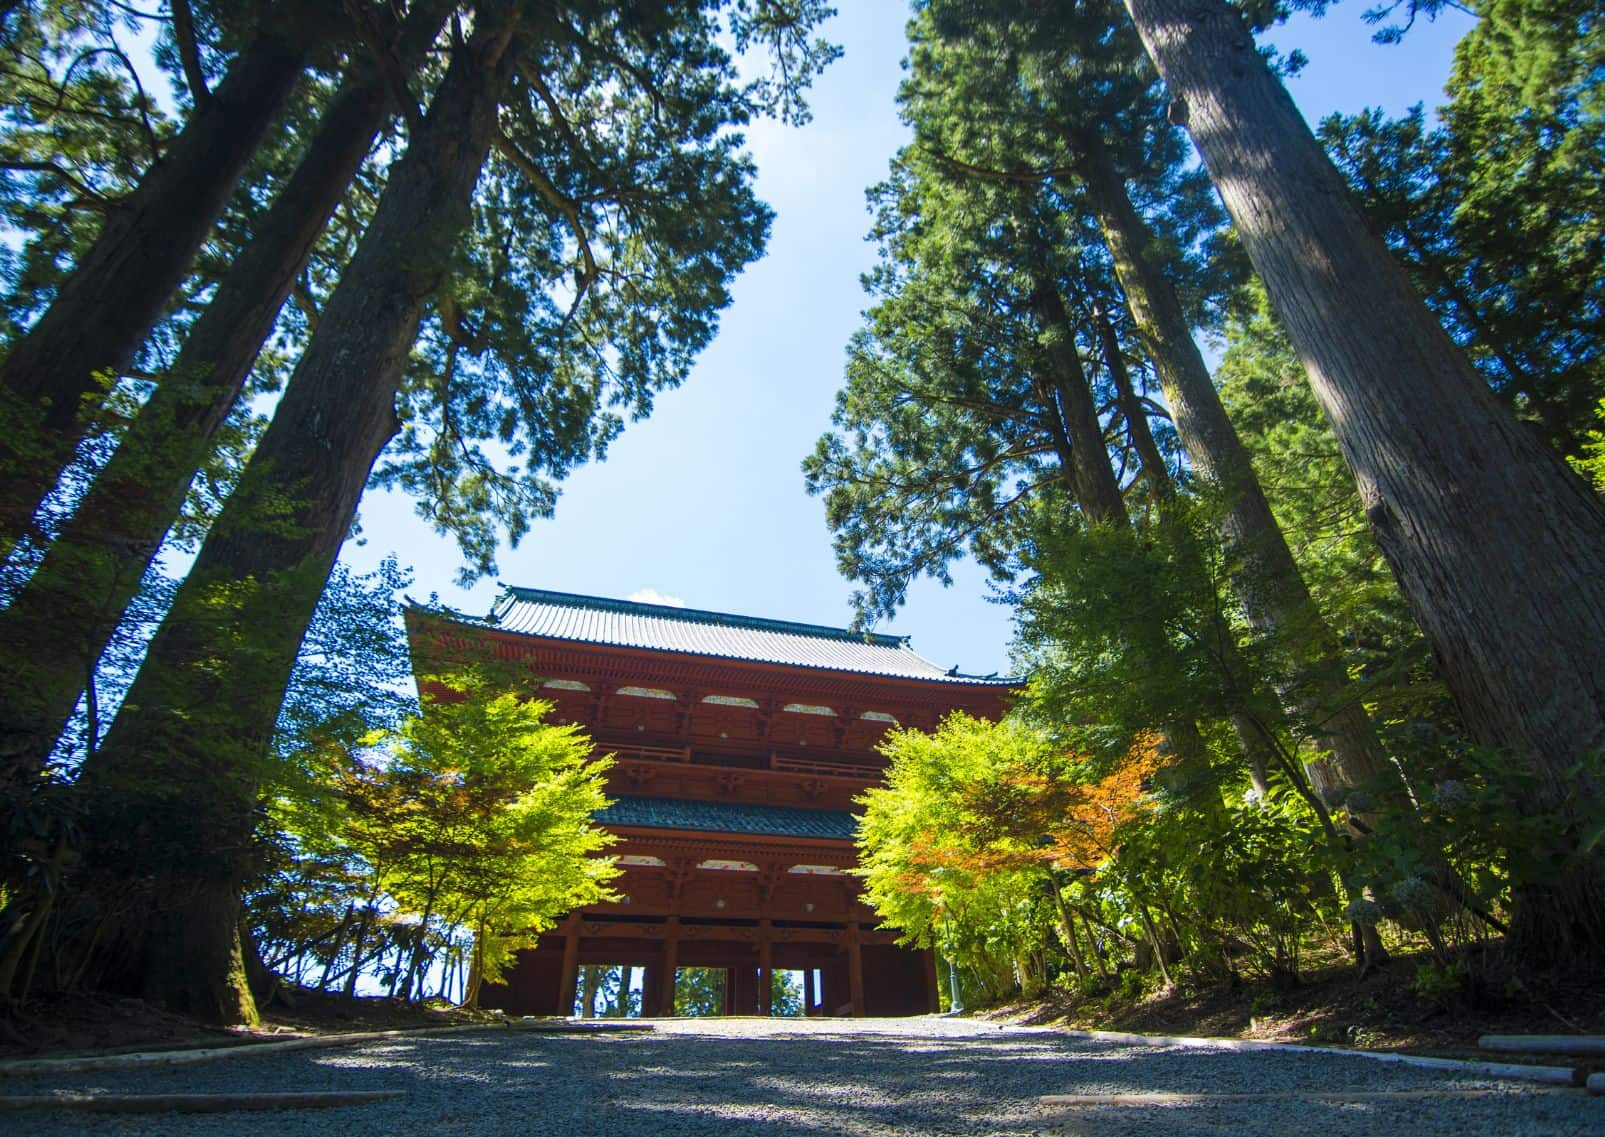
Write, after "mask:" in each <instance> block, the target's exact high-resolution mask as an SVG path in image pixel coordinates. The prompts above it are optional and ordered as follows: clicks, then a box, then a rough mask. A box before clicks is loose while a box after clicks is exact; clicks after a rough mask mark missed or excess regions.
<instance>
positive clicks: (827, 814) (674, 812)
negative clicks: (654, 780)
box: [596, 796, 858, 841]
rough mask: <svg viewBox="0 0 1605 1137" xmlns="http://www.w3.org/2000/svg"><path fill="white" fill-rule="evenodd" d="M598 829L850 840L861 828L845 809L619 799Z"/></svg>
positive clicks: (603, 814) (606, 811) (600, 818)
mask: <svg viewBox="0 0 1605 1137" xmlns="http://www.w3.org/2000/svg"><path fill="white" fill-rule="evenodd" d="M596 821H597V822H598V823H599V824H602V825H607V826H624V827H634V828H639V829H691V830H700V831H702V832H705V833H752V834H761V835H763V836H766V837H815V838H820V837H822V838H826V839H828V840H833V841H851V840H852V839H853V835H854V833H855V832H856V831H857V828H858V823H857V821H856V820H854V818H853V815H852V814H851V813H848V812H847V811H846V810H841V809H797V808H794V807H792V806H783V805H748V804H744V803H742V802H729V801H688V800H682V799H680V798H657V797H630V796H624V797H617V798H614V799H613V804H612V805H610V806H608V807H607V808H606V809H604V810H602V811H601V812H600V813H598V814H597V815H596Z"/></svg>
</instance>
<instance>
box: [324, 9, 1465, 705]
mask: <svg viewBox="0 0 1605 1137" xmlns="http://www.w3.org/2000/svg"><path fill="white" fill-rule="evenodd" d="M839 6H840V7H841V9H842V14H841V15H840V16H838V17H837V18H836V19H835V20H834V21H832V23H831V25H830V26H829V28H828V29H827V34H828V35H829V36H830V37H831V38H832V39H834V40H835V41H836V42H838V43H840V44H841V45H842V46H843V47H844V48H845V55H844V57H843V58H842V59H840V60H839V61H837V62H836V63H835V64H834V65H833V66H832V67H831V68H830V70H829V71H828V72H827V73H826V74H825V76H824V77H823V78H822V79H821V80H820V81H819V83H818V84H817V86H816V88H815V91H814V94H813V96H812V99H811V102H812V104H813V108H814V121H813V122H812V123H811V124H810V125H808V126H806V127H803V128H801V129H796V128H787V127H782V126H778V125H775V124H771V123H764V124H760V125H759V126H758V127H756V128H755V129H754V130H752V131H751V132H750V134H749V141H750V144H751V149H752V151H753V154H754V156H755V157H756V159H757V162H758V167H759V171H760V176H759V183H758V188H759V192H760V193H761V195H762V196H763V197H764V199H765V200H766V201H768V202H769V203H770V204H771V205H772V206H773V207H774V209H775V211H776V218H775V224H774V230H773V235H772V237H771V240H770V244H769V251H768V254H767V256H765V258H764V259H763V260H762V261H760V262H759V263H757V264H756V265H754V266H752V267H751V268H750V269H749V270H748V271H747V272H746V274H745V275H744V276H743V277H742V278H741V279H740V280H739V281H737V283H736V286H735V288H734V303H733V304H732V306H731V307H730V308H729V310H727V311H726V312H725V314H724V320H723V323H722V327H721V330H720V333H719V336H718V338H717V340H716V341H715V342H714V343H713V344H712V346H711V347H710V348H709V349H708V350H707V351H706V352H705V353H704V354H703V356H702V357H701V359H700V360H699V361H698V363H697V366H696V368H695V370H694V371H693V373H692V375H691V377H690V379H689V380H688V381H687V383H686V384H685V385H684V386H683V387H682V388H680V389H679V390H676V391H672V392H667V393H665V394H664V395H663V396H661V397H660V398H659V400H658V406H657V410H656V411H655V413H654V414H653V416H652V417H651V418H650V419H648V420H646V421H644V422H640V423H633V424H631V425H630V427H629V428H628V429H627V430H626V431H625V433H624V435H623V437H621V438H620V439H619V440H618V441H617V442H616V443H615V444H614V445H613V447H612V450H611V452H610V454H609V457H608V459H607V461H606V462H604V463H601V464H598V465H593V466H589V467H586V468H582V469H581V470H579V471H578V472H576V473H575V474H574V475H573V476H572V477H571V478H570V479H569V480H568V482H567V483H566V484H565V485H564V487H563V495H562V497H561V498H560V499H559V502H558V506H557V516H556V517H555V518H554V519H553V520H551V521H547V522H541V523H538V524H537V525H536V526H535V527H534V528H533V529H532V531H531V533H530V534H529V536H528V537H526V538H525V540H524V541H523V543H522V544H521V546H520V547H519V548H518V549H516V550H507V551H504V553H503V554H502V556H501V557H500V564H501V572H500V579H501V580H503V581H505V582H507V583H509V584H519V585H525V586H528V587H534V588H554V589H561V590H565V591H570V592H584V593H591V594H595V595H602V596H616V597H627V596H632V595H636V596H638V597H639V598H643V599H647V598H651V595H652V594H655V595H657V596H661V597H668V598H673V599H675V600H678V601H681V602H683V603H685V604H687V605H690V606H692V607H698V608H711V609H716V610H720V611H726V612H736V613H741V614H744V615H756V616H770V617H775V618H779V619H791V620H802V621H808V622H812V623H824V624H837V625H844V624H846V623H847V622H848V621H849V620H850V619H851V612H850V611H849V608H848V596H849V594H850V593H851V591H852V586H851V585H850V584H849V583H848V582H846V581H844V580H842V579H841V577H840V576H838V575H837V573H836V570H835V564H834V559H833V555H832V553H831V549H830V535H829V533H828V532H827V530H826V528H825V523H824V511H823V506H822V504H821V502H820V501H819V500H818V499H816V498H810V497H808V496H807V495H806V494H805V492H804V490H803V481H802V475H801V473H800V471H799V463H800V462H801V461H802V458H803V456H804V455H805V454H806V453H807V452H808V451H809V450H810V449H812V447H813V444H814V441H815V440H816V439H817V438H818V437H819V435H820V433H821V432H822V431H823V430H824V429H825V428H826V427H827V425H828V423H829V418H830V412H831V408H832V400H833V397H834V395H835V391H836V388H837V385H838V383H839V381H840V377H841V369H842V361H843V358H844V348H845V345H846V342H847V338H848V336H849V335H850V334H851V333H852V331H853V330H854V328H855V327H856V326H857V324H858V319H859V313H860V311H861V309H862V308H863V306H864V297H863V293H862V291H861V290H860V288H859V284H858V278H859V274H860V273H862V272H863V271H864V270H865V269H867V268H868V267H869V266H870V264H871V261H872V256H873V250H872V248H871V247H870V246H869V245H868V244H867V243H866V242H865V240H864V234H865V232H866V231H867V229H868V225H869V217H868V214H867V213H866V210H865V204H864V189H865V187H866V186H868V185H870V184H872V183H873V182H875V181H878V180H879V179H880V178H881V177H882V176H883V175H884V173H885V170H886V163H887V160H888V159H889V158H890V156H891V155H892V153H893V152H894V151H895V150H896V149H897V148H898V147H899V146H900V145H901V144H902V143H903V142H904V140H905V137H906V132H905V130H904V128H903V127H902V125H901V124H900V123H899V122H898V120H897V112H896V107H895V104H894V97H895V94H896V90H897V84H898V81H899V78H900V76H901V67H900V61H901V60H902V58H903V54H904V45H903V24H904V20H905V13H906V9H905V7H904V6H903V4H901V3H899V2H896V0H839ZM1363 10H1364V6H1363V5H1361V4H1341V5H1337V6H1335V7H1333V8H1332V9H1331V10H1330V12H1329V14H1328V15H1327V16H1326V17H1325V18H1324V19H1321V20H1313V19H1310V18H1308V17H1302V16H1301V17H1299V18H1297V19H1295V20H1293V21H1292V22H1291V23H1289V24H1288V25H1286V26H1284V27H1281V28H1278V29H1275V30H1274V32H1273V33H1272V34H1270V35H1269V36H1267V37H1266V39H1267V40H1268V41H1269V42H1271V43H1274V44H1275V45H1276V46H1277V47H1278V48H1280V49H1282V50H1284V51H1290V50H1293V49H1295V48H1297V49H1300V50H1302V51H1303V52H1304V53H1305V55H1307V56H1308V57H1309V60H1310V63H1309V66H1308V67H1307V68H1305V70H1304V73H1303V74H1302V75H1300V76H1299V77H1298V78H1297V79H1295V80H1294V81H1293V82H1292V83H1290V88H1291V90H1292V92H1293V96H1294V98H1295V99H1296V100H1297V101H1298V104H1299V106H1300V107H1301V108H1302V109H1303V111H1304V113H1305V116H1306V117H1307V118H1309V119H1310V120H1311V121H1312V122H1313V121H1316V120H1318V119H1319V118H1321V117H1322V116H1324V115H1326V114H1329V113H1331V112H1332V111H1334V110H1341V111H1345V112H1353V111H1357V110H1360V109H1361V108H1363V107H1367V106H1382V107H1384V108H1385V109H1387V110H1388V111H1389V112H1390V113H1394V114H1397V113H1400V112H1402V111H1403V110H1404V109H1405V108H1406V107H1408V106H1410V105H1411V104H1413V103H1416V102H1425V103H1426V104H1427V105H1428V106H1429V107H1430V106H1433V105H1435V104H1436V103H1437V102H1439V101H1441V89H1442V86H1443V82H1444V80H1445V78H1446V77H1447V75H1448V72H1449V64H1450V56H1451V51H1452V49H1453V45H1454V41H1455V40H1456V39H1457V38H1458V37H1459V35H1461V34H1462V33H1463V32H1464V30H1465V29H1466V28H1467V27H1468V26H1469V25H1470V20H1469V17H1465V16H1463V15H1461V14H1459V13H1455V12H1449V13H1448V14H1447V15H1446V17H1445V18H1444V19H1442V20H1440V21H1438V22H1437V23H1435V24H1423V25H1421V26H1419V27H1417V28H1415V29H1414V30H1412V31H1411V33H1410V34H1409V35H1408V36H1407V37H1406V38H1405V42H1404V44H1403V45H1400V46H1381V45H1377V44H1374V43H1372V42H1371V40H1370V35H1371V29H1370V28H1368V27H1367V26H1366V25H1365V24H1364V23H1363V22H1362V20H1361V12H1362V11H1363ZM362 530H363V537H362V541H361V543H360V544H358V543H356V542H351V543H349V544H348V545H347V548H346V550H345V552H344V557H343V559H344V560H345V561H346V562H347V563H349V564H351V565H353V566H355V567H358V568H366V567H369V566H371V565H373V564H374V563H376V562H377V561H378V560H379V559H380V558H381V557H383V556H385V555H386V554H388V553H390V552H395V553H396V554H397V555H398V556H399V558H400V560H401V562H402V564H404V565H410V566H411V567H412V569H413V570H414V572H415V574H416V583H415V585H414V587H413V588H412V590H411V591H412V595H414V596H415V597H420V598H421V597H424V596H427V595H428V594H429V593H431V592H438V593H439V594H440V598H441V600H442V601H443V602H445V603H447V604H449V605H451V606H452V607H454V608H458V609H461V610H464V611H468V612H483V611H486V610H488V608H489V606H490V603H491V600H492V598H493V597H494V595H495V593H496V584H495V583H494V582H492V581H483V582H481V583H480V584H478V585H477V586H475V587H474V588H473V589H471V590H466V591H465V590H463V589H460V588H458V587H456V585H455V583H454V582H455V577H456V574H457V570H458V568H459V563H460V562H459V559H458V556H457V551H456V547H455V545H454V544H453V543H452V542H451V541H450V540H449V539H446V538H442V537H438V536H436V535H435V534H434V533H433V532H431V531H430V529H429V527H428V526H427V525H426V524H425V523H423V522H422V521H420V520H418V519H417V518H416V517H415V516H414V515H413V513H412V505H411V503H410V502H409V501H406V500H404V499H401V498H400V497H398V496H396V495H392V494H380V493H370V494H369V495H368V496H367V497H366V498H365V499H364V501H363V505H362ZM879 630H882V631H890V632H894V633H898V634H905V635H910V636H912V637H913V646H914V648H915V650H917V651H919V652H920V653H921V654H922V655H925V656H927V657H928V658H930V659H933V660H935V661H936V662H938V663H940V664H942V666H944V667H950V666H953V665H955V664H956V665H958V666H959V667H961V668H962V669H963V670H965V671H968V672H973V673H981V674H985V673H987V672H993V671H997V672H1003V671H1006V670H1007V665H1008V643H1009V638H1010V633H1011V628H1010V617H1009V613H1008V611H1007V610H1006V609H1005V608H1004V607H1002V606H1000V605H997V604H994V603H990V602H989V601H988V599H987V589H986V582H985V580H984V574H982V573H981V572H980V571H979V570H977V569H975V568H974V567H973V566H961V567H960V568H959V569H958V570H956V571H955V574H954V583H953V586H952V587H951V588H947V589H944V588H942V587H941V586H940V585H937V584H935V583H933V582H929V581H927V582H922V583H921V584H920V585H918V586H917V587H916V588H915V589H913V591H912V592H911V593H910V596H909V601H908V605H907V607H906V608H905V610H904V611H903V612H902V613H901V614H900V615H899V616H898V618H897V620H896V621H895V622H894V623H892V624H890V625H885V624H883V625H881V626H880V629H879Z"/></svg>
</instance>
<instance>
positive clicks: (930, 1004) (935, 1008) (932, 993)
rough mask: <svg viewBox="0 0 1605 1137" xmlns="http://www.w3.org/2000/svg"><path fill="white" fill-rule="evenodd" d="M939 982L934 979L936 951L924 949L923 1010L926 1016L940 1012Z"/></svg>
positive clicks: (940, 995)
mask: <svg viewBox="0 0 1605 1137" xmlns="http://www.w3.org/2000/svg"><path fill="white" fill-rule="evenodd" d="M940 983H941V980H939V979H938V978H937V977H936V949H935V948H926V949H925V1010H926V1013H928V1014H933V1015H935V1014H940V1013H941V1010H942V994H941V987H940V986H939V984H940Z"/></svg>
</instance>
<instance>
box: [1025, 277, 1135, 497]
mask: <svg viewBox="0 0 1605 1137" xmlns="http://www.w3.org/2000/svg"><path fill="white" fill-rule="evenodd" d="M1036 309H1037V316H1038V320H1039V321H1040V323H1041V326H1042V339H1043V346H1044V347H1045V348H1046V349H1047V352H1048V357H1049V359H1051V360H1052V362H1053V375H1054V392H1055V394H1056V395H1057V396H1058V399H1057V402H1056V405H1055V406H1054V407H1053V408H1052V409H1053V410H1054V411H1055V413H1057V414H1058V415H1059V416H1060V419H1061V421H1062V423H1063V426H1064V431H1065V433H1066V434H1067V435H1068V436H1069V438H1070V441H1071V446H1070V453H1069V464H1068V466H1067V468H1068V470H1069V471H1070V482H1071V486H1072V488H1073V489H1074V491H1075V495H1076V501H1077V502H1078V503H1079V504H1080V506H1081V509H1082V512H1083V513H1085V514H1086V516H1087V520H1089V521H1091V522H1092V523H1093V524H1095V525H1122V526H1123V525H1127V524H1129V522H1130V519H1129V518H1128V517H1127V515H1126V502H1125V498H1124V497H1122V496H1121V493H1120V483H1118V482H1117V481H1115V475H1114V471H1113V470H1111V469H1110V468H1109V451H1108V448H1107V447H1106V446H1105V445H1104V438H1103V426H1102V424H1100V423H1099V421H1098V408H1097V404H1096V403H1095V402H1094V401H1093V397H1092V384H1091V383H1089V382H1088V380H1087V373H1086V369H1085V368H1084V367H1083V366H1082V364H1081V357H1080V355H1079V354H1078V352H1077V349H1076V344H1075V340H1074V338H1073V337H1072V335H1071V330H1072V328H1073V327H1074V326H1075V325H1074V324H1073V323H1072V322H1071V319H1070V313H1069V312H1068V311H1066V309H1065V306H1064V301H1063V299H1061V298H1060V296H1059V292H1058V290H1057V289H1056V288H1053V287H1051V286H1044V287H1041V288H1039V289H1038V291H1037V295H1036Z"/></svg>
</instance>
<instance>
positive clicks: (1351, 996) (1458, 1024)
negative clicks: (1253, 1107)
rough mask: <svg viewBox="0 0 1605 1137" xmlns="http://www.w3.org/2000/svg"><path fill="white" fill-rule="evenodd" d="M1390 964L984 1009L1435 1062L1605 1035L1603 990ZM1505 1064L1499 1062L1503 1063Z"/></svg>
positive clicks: (1026, 1020) (1487, 970) (1085, 1026)
mask: <svg viewBox="0 0 1605 1137" xmlns="http://www.w3.org/2000/svg"><path fill="white" fill-rule="evenodd" d="M1429 959H1430V957H1428V956H1427V955H1425V954H1424V953H1423V954H1421V955H1396V956H1395V957H1394V959H1393V960H1392V961H1391V962H1390V963H1389V964H1388V965H1387V966H1386V967H1383V968H1379V969H1377V970H1375V971H1373V972H1372V973H1371V974H1369V975H1367V976H1365V977H1363V978H1362V977H1360V976H1359V975H1358V973H1357V972H1356V971H1355V969H1354V967H1353V966H1352V965H1349V964H1346V963H1332V964H1329V965H1326V966H1322V967H1317V968H1310V969H1309V970H1307V971H1306V972H1305V974H1304V975H1303V976H1302V977H1301V979H1302V981H1301V982H1300V983H1298V984H1297V985H1292V986H1289V985H1277V984H1273V983H1271V982H1269V981H1266V980H1257V981H1256V980H1245V981H1243V982H1241V983H1239V984H1238V985H1237V986H1236V987H1230V986H1227V985H1225V984H1215V985H1199V984H1194V983H1190V982H1182V983H1178V984H1177V985H1174V986H1172V987H1170V988H1169V989H1167V990H1159V991H1146V992H1145V991H1137V990H1133V991H1129V992H1128V991H1122V990H1121V989H1120V988H1119V985H1117V984H1110V986H1111V987H1113V988H1114V989H1113V990H1110V991H1108V992H1107V993H1104V994H1101V995H1099V994H1094V995H1082V994H1080V993H1073V994H1069V995H1065V994H1058V995H1056V996H1053V997H1049V998H1046V999H1040V1000H1033V1001H1029V1002H1020V1003H1013V1004H1009V1005H1005V1006H1002V1007H996V1008H991V1009H989V1010H988V1011H986V1012H985V1014H986V1015H987V1016H988V1017H992V1018H996V1019H1003V1020H1007V1021H1010V1022H1017V1023H1021V1024H1028V1025H1034V1026H1049V1025H1052V1026H1060V1027H1068V1028H1071V1029H1076V1030H1113V1031H1127V1032H1132V1033H1141V1034H1164V1035H1202V1036H1209V1037H1217V1038H1245V1039H1262V1040H1267V1041H1276V1042H1302V1043H1308V1044H1312V1045H1319V1046H1352V1047H1356V1048H1359V1049H1364V1050H1396V1051H1400V1052H1404V1053H1411V1054H1426V1055H1434V1056H1439V1057H1450V1058H1469V1057H1481V1058H1484V1059H1487V1058H1489V1057H1491V1056H1490V1055H1489V1054H1488V1052H1486V1051H1479V1050H1478V1049H1477V1039H1478V1037H1480V1036H1481V1035H1484V1034H1605V983H1599V982H1588V981H1586V980H1578V981H1575V982H1573V981H1565V980H1557V979H1554V978H1534V977H1532V976H1516V975H1513V974H1511V973H1508V972H1506V971H1504V970H1503V969H1501V968H1499V967H1498V966H1497V965H1488V966H1486V967H1483V968H1478V967H1471V968H1469V969H1468V973H1467V974H1468V976H1475V978H1474V979H1473V978H1467V979H1465V980H1463V981H1462V982H1460V983H1458V984H1457V983H1456V982H1455V981H1454V980H1453V979H1449V978H1446V977H1445V973H1444V972H1443V971H1442V970H1441V969H1438V968H1434V967H1432V966H1431V965H1430V963H1429ZM1499 1057H1500V1058H1501V1059H1504V1058H1505V1056H1503V1055H1501V1056H1499Z"/></svg>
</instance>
